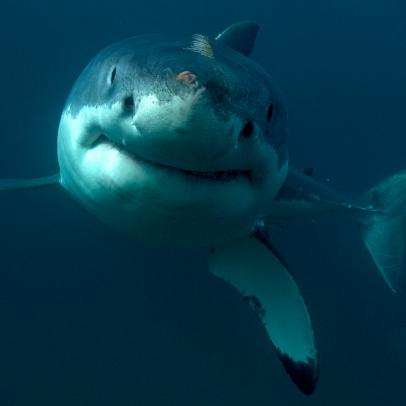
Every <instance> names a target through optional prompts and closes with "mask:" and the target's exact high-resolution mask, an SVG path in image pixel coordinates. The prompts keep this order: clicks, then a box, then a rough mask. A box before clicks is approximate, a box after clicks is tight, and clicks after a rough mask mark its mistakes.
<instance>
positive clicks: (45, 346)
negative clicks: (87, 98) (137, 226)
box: [0, 0, 406, 406]
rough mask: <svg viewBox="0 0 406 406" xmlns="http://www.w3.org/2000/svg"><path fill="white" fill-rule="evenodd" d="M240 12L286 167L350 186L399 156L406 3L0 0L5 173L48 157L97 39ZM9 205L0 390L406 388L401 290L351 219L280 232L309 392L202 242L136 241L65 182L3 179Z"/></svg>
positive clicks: (371, 392) (239, 396) (47, 162)
mask: <svg viewBox="0 0 406 406" xmlns="http://www.w3.org/2000/svg"><path fill="white" fill-rule="evenodd" d="M247 19H250V20H255V21H257V22H258V23H259V24H260V25H261V31H260V33H259V36H258V40H257V45H256V48H255V50H254V53H253V58H254V59H255V60H257V61H258V62H259V63H261V64H262V65H263V66H264V67H265V69H266V70H267V71H268V72H269V73H270V74H271V75H272V76H273V77H274V79H276V80H277V82H278V83H279V85H280V87H281V89H282V92H283V93H284V95H285V100H286V103H287V106H288V110H289V114H290V125H289V127H290V141H289V143H290V153H291V164H292V166H295V167H298V168H305V167H312V168H315V177H317V178H319V179H323V180H326V181H328V182H329V184H330V186H332V187H334V188H336V189H338V190H340V191H344V192H347V193H348V194H349V195H350V196H356V195H358V194H359V193H362V192H363V191H365V190H367V189H368V188H369V187H370V186H372V185H373V184H375V183H376V182H377V181H379V180H380V179H382V178H384V177H386V176H388V175H390V174H392V173H394V172H396V171H399V170H402V169H406V153H405V152H406V2H405V1H404V0H400V1H399V0H386V1H385V2H383V1H377V0H369V1H368V0H328V1H324V0H307V1H303V0H267V1H265V0H251V1H249V2H242V1H241V0H236V1H233V2H231V1H229V0H227V1H226V0H216V1H214V0H206V1H204V2H203V1H200V2H199V1H197V2H190V1H185V0H180V1H177V2H171V1H167V0H154V1H143V2H142V1H139V0H138V1H134V0H133V1H128V0H125V1H111V0H109V1H106V0H98V1H96V0H92V1H90V0H82V1H78V0H70V1H51V0H48V1H42V0H37V1H33V0H20V1H18V2H16V1H14V0H2V3H1V12H0V34H1V35H0V50H1V62H0V89H1V96H0V108H1V113H0V117H1V133H0V177H1V178H13V177H35V176H43V175H47V174H50V173H54V172H56V171H57V170H58V166H57V159H56V135H57V127H58V122H59V117H60V113H61V111H62V108H63V104H64V101H65V98H66V96H67V94H68V92H69V90H70V88H71V86H72V85H73V82H74V80H75V79H76V78H77V76H78V75H79V73H80V72H81V70H82V69H83V68H84V66H85V65H86V64H87V63H88V62H89V60H90V59H91V58H92V57H93V56H94V55H95V54H96V53H97V52H98V51H99V50H100V49H101V48H103V47H104V46H106V45H108V44H110V43H112V42H114V41H117V40H120V39H122V38H124V37H128V36H132V35H137V34H143V33H153V32H163V33H166V32H167V33H175V34H182V35H190V34H192V33H196V32H198V33H205V34H209V35H216V34H217V33H219V32H220V31H222V30H223V29H224V28H225V27H226V26H228V25H229V24H231V23H233V22H236V21H239V20H247ZM0 212H1V215H0V250H1V266H0V405H1V406H8V405H13V406H14V405H15V406H20V405H21V406H22V405H24V406H30V405H42V406H45V405H53V406H59V405H61V406H64V405H66V406H68V405H69V406H70V405H75V406H79V405H89V406H93V405H98V406H102V405H120V406H127V405H136V406H158V405H159V406H161V405H165V406H243V405H244V406H247V405H250V406H268V405H275V406H276V405H288V406H296V405H314V406H336V405H337V406H344V405H345V406H361V405H368V406H374V405H380V406H382V405H385V406H402V405H406V387H405V378H406V298H405V296H402V295H394V294H392V293H391V292H390V291H389V289H388V288H387V287H386V286H385V284H384V283H383V281H382V280H381V277H380V276H379V274H378V272H377V270H376V269H375V268H374V265H373V264H372V261H371V260H370V259H369V257H368V255H367V253H366V251H365V249H364V247H363V245H362V242H361V239H360V235H359V234H360V233H359V229H358V226H357V224H356V223H355V222H354V221H352V219H351V218H349V217H343V216H340V217H337V216H323V217H320V218H317V219H311V220H304V221H300V222H294V223H289V224H288V225H287V226H286V227H285V228H284V229H282V230H277V231H276V232H275V233H274V234H273V241H274V242H275V244H276V246H277V247H278V249H279V250H280V251H281V252H282V254H283V256H284V257H285V258H286V260H287V262H288V263H289V264H290V267H291V269H292V272H293V273H294V274H295V276H296V278H297V280H298V281H299V284H300V287H301V289H302V292H303V295H304V297H305V300H306V302H307V304H308V307H309V310H310V312H311V315H312V319H313V323H314V329H315V333H316V337H317V342H318V347H319V351H320V358H321V371H320V382H319V385H318V389H317V390H316V392H315V394H314V395H312V396H310V397H305V396H304V395H302V394H301V393H299V391H298V390H297V389H296V387H295V386H294V385H293V383H291V381H290V379H289V378H288V377H287V375H286V374H285V372H284V370H283V368H282V366H281V365H280V363H279V361H278V359H277V357H276V354H275V353H274V350H273V348H272V345H271V343H270V342H269V340H268V339H267V337H266V334H265V331H264V329H263V327H262V325H261V324H260V323H259V322H258V321H257V320H256V318H255V317H254V316H253V314H252V311H251V310H250V308H249V307H248V306H246V304H245V303H244V301H243V300H242V299H241V297H240V296H239V294H238V293H237V292H236V291H235V290H234V289H232V288H231V287H230V286H228V285H226V284H225V283H224V282H222V281H220V280H218V279H216V278H215V277H214V276H212V275H211V274H209V273H208V272H207V270H206V255H205V252H201V251H196V252H188V253H186V254H182V253H180V252H172V251H170V250H165V249H155V248H152V247H149V248H148V247H145V246H143V245H142V244H139V243H137V242H136V241H133V240H131V239H129V238H127V236H125V235H121V234H119V233H117V232H116V231H113V230H111V229H109V228H107V227H106V226H104V225H103V224H100V223H99V222H98V221H97V220H96V219H94V218H93V217H92V216H91V215H90V214H88V213H87V212H85V211H84V210H83V209H82V208H81V207H80V206H79V205H78V204H76V203H75V202H74V201H73V200H72V199H71V198H70V197H69V196H68V195H67V194H66V193H65V192H64V191H62V190H60V191H52V190H47V191H44V190H36V191H18V192H4V193H2V194H1V196H0Z"/></svg>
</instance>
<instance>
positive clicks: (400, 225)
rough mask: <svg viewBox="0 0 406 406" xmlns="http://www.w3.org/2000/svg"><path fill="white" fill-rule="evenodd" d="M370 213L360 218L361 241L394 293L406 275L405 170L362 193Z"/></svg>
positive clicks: (401, 284)
mask: <svg viewBox="0 0 406 406" xmlns="http://www.w3.org/2000/svg"><path fill="white" fill-rule="evenodd" d="M364 199H366V201H367V202H368V204H369V205H370V206H371V212H369V213H367V214H366V215H365V216H364V217H363V240H364V243H365V245H366V247H367V249H368V251H369V253H370V254H371V257H372V259H373V260H374V262H375V264H376V266H377V267H378V269H379V272H380V273H381V275H382V276H383V278H384V280H385V282H386V283H387V285H388V286H389V288H390V289H391V290H392V291H393V292H400V291H401V290H402V289H403V288H404V284H405V276H406V263H405V242H406V239H405V231H406V171H405V172H400V173H397V174H395V175H393V176H390V177H389V178H387V179H385V180H383V181H382V182H381V183H379V184H378V185H376V186H374V187H373V188H372V189H370V190H369V191H368V193H367V194H366V195H365V196H363V199H362V200H363V201H364Z"/></svg>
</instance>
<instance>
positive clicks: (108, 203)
mask: <svg viewBox="0 0 406 406" xmlns="http://www.w3.org/2000/svg"><path fill="white" fill-rule="evenodd" d="M258 29H259V27H258V25H257V24H256V23H254V22H249V21H248V22H240V23H236V24H234V25H231V26H230V27H228V28H227V29H225V30H224V31H223V32H221V33H220V34H219V35H217V36H216V37H213V38H212V37H208V36H206V35H202V34H195V35H192V36H186V37H177V36H170V35H156V34H155V35H141V36H136V37H132V38H129V39H126V40H123V41H121V42H118V43H116V44H113V45H110V46H108V47H107V48H105V49H103V50H102V51H101V52H100V53H99V54H98V55H96V57H95V58H94V59H93V60H92V61H91V62H90V63H89V64H88V65H87V67H86V68H85V69H84V71H83V72H82V73H81V75H80V76H79V78H78V79H77V81H76V83H75V84H74V86H73V88H72V90H71V92H70V94H69V96H68V98H67V101H66V104H65V107H64V109H63V112H62V116H61V120H60V124H59V130H58V148H57V149H58V162H59V167H60V171H59V173H57V174H56V175H51V176H47V177H43V178H37V179H22V180H18V179H12V180H3V181H1V182H0V190H12V189H22V188H35V187H54V186H61V187H62V188H64V189H65V190H67V191H68V192H69V194H71V195H72V196H73V197H74V198H75V199H76V200H77V201H78V202H79V203H80V204H82V205H83V206H84V207H85V208H87V209H88V210H89V211H90V212H91V213H93V214H95V215H96V216H97V217H99V218H100V219H101V220H102V221H104V222H105V223H107V224H110V225H111V226H113V227H116V228H119V229H122V230H125V231H126V232H128V233H129V234H131V235H132V236H134V237H135V238H136V239H138V240H141V241H144V242H148V243H152V244H157V245H162V244H164V245H172V246H176V247H185V248H187V247H207V249H208V251H209V269H210V271H211V272H212V273H213V274H214V275H216V276H218V277H220V278H222V279H224V280H226V281H228V282H229V283H230V284H231V285H233V286H234V287H235V288H236V289H237V290H238V291H239V292H240V293H241V295H242V297H243V298H244V299H245V300H246V302H247V304H248V305H249V306H251V308H252V310H253V312H254V313H255V314H256V316H257V317H258V318H259V319H260V320H261V321H262V323H263V326H264V328H265V330H266V332H267V334H268V336H269V339H270V341H271V342H272V344H273V346H274V347H275V349H276V353H277V355H278V357H279V359H280V360H281V362H282V364H283V366H284V367H285V369H286V371H287V372H288V374H289V375H290V377H291V378H292V380H293V381H294V382H295V384H296V385H297V386H298V387H299V388H300V390H302V391H303V392H304V393H306V394H310V393H312V392H313V391H314V389H315V387H316V383H317V380H318V374H319V361H318V354H317V349H316V344H315V338H314V334H313V329H312V325H311V320H310V317H309V313H308V310H307V308H306V305H305V302H304V300H303V298H302V295H301V293H300V290H299V288H298V286H297V284H296V282H295V279H294V278H293V277H292V275H291V273H290V272H289V270H288V266H287V265H286V262H285V260H284V259H283V257H282V256H281V254H280V253H279V252H277V251H276V249H275V248H274V246H273V243H272V237H273V234H272V225H273V224H278V223H280V222H281V221H284V220H285V219H288V218H295V217H299V216H306V215H317V214H320V213H325V212H331V213H337V212H348V213H350V214H351V217H352V218H354V219H355V220H356V221H359V222H360V223H361V224H362V237H363V240H364V242H365V245H366V247H367V249H368V251H369V252H370V254H371V256H372V258H373V260H374V262H375V264H376V266H377V268H378V269H379V271H380V273H381V274H382V276H383V278H384V280H385V282H386V283H387V285H388V286H389V287H390V289H392V290H393V291H395V292H396V291H398V290H399V289H400V287H401V284H402V276H403V270H404V227H405V216H406V205H405V204H406V173H405V172H402V173H398V174H395V175H393V176H391V177H389V178H388V179H385V180H383V181H382V182H381V183H380V184H378V185H377V186H375V187H373V188H372V189H371V190H369V191H368V192H367V193H365V194H364V195H363V196H362V198H360V199H357V200H354V201H348V200H346V199H345V198H343V197H341V196H340V195H339V194H338V193H337V192H335V191H334V190H331V189H330V188H329V187H328V186H327V185H325V184H323V183H320V182H318V181H316V180H315V179H314V178H313V177H312V176H311V174H310V173H308V172H306V171H305V172H303V171H298V170H295V169H293V168H291V167H290V166H289V162H288V143H287V141H288V131H287V114H286V108H285V105H284V102H283V98H282V95H281V92H280V90H279V88H278V86H277V85H276V83H275V82H274V81H273V79H272V78H271V77H270V76H269V75H268V74H267V73H266V72H265V71H264V69H263V68H262V67H261V66H259V65H258V64H257V63H256V62H254V61H253V60H252V59H251V58H250V57H249V55H250V53H251V51H252V49H253V47H254V43H255V40H256V36H257V32H258Z"/></svg>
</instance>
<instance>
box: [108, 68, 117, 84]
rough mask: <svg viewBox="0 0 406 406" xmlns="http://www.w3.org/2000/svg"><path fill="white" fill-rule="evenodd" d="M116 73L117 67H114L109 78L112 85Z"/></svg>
mask: <svg viewBox="0 0 406 406" xmlns="http://www.w3.org/2000/svg"><path fill="white" fill-rule="evenodd" d="M116 73H117V68H116V67H114V68H113V70H112V71H111V73H110V78H109V80H110V85H112V84H113V82H114V79H115V78H116Z"/></svg>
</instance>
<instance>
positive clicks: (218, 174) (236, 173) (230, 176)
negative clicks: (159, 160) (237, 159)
mask: <svg viewBox="0 0 406 406" xmlns="http://www.w3.org/2000/svg"><path fill="white" fill-rule="evenodd" d="M179 170H180V171H181V172H182V173H184V174H185V175H188V176H194V177H196V178H200V179H208V180H215V181H220V182H228V181H230V180H234V179H236V178H238V177H240V176H248V177H249V176H250V171H248V170H238V169H234V170H228V171H214V172H213V171H211V172H210V171H209V172H205V171H188V170H185V169H179Z"/></svg>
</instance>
